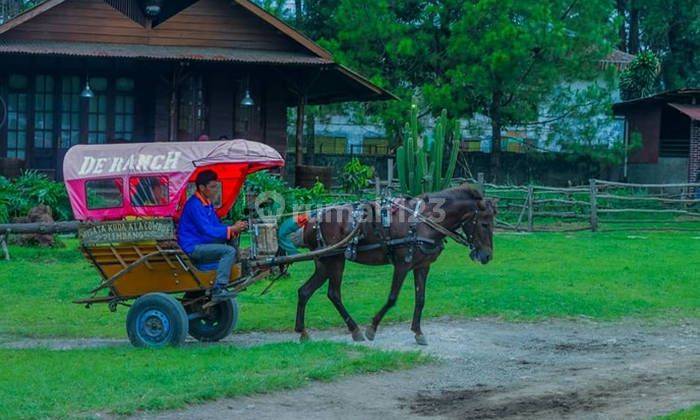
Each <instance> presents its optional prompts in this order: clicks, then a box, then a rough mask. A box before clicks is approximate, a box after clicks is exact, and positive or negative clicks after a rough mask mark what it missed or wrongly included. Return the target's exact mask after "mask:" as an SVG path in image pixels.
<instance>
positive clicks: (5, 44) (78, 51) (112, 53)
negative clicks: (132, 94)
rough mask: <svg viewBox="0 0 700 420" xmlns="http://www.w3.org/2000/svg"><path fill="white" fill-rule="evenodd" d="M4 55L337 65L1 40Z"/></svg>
mask: <svg viewBox="0 0 700 420" xmlns="http://www.w3.org/2000/svg"><path fill="white" fill-rule="evenodd" d="M0 53H17V54H49V55H66V56H77V57H117V58H143V59H155V60H199V61H220V62H236V63H251V64H300V65H321V64H333V61H331V60H328V59H325V58H321V57H318V56H312V55H309V54H308V53H297V52H292V51H270V50H243V49H239V50H237V49H231V48H212V47H209V48H202V47H180V46H154V45H135V44H98V43H94V44H93V43H85V42H83V43H80V42H77V43H76V42H53V41H24V40H0Z"/></svg>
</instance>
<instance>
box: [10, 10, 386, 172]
mask: <svg viewBox="0 0 700 420" xmlns="http://www.w3.org/2000/svg"><path fill="white" fill-rule="evenodd" d="M0 98H2V101H0V125H1V128H0V157H10V158H19V159H23V160H25V161H26V167H28V168H34V169H39V170H42V171H45V172H47V173H49V174H55V175H56V176H58V177H60V173H61V170H60V168H61V164H62V160H63V156H64V155H65V152H66V150H67V149H68V148H70V147H71V146H73V145H75V144H78V143H112V142H144V141H178V140H197V139H199V138H200V137H202V136H203V135H206V136H208V137H209V138H211V139H218V138H220V137H226V138H245V139H249V140H256V141H261V142H264V143H267V144H270V145H273V146H274V147H275V148H277V149H278V150H279V151H280V152H282V153H284V152H285V151H286V129H287V109H288V107H293V106H296V107H299V111H300V114H302V116H303V108H304V106H305V105H306V104H325V103H332V102H342V101H371V100H383V99H390V98H392V96H391V94H389V93H388V92H386V91H384V90H382V89H381V88H379V87H377V86H375V85H373V84H372V83H371V82H369V81H368V80H366V79H365V78H363V77H362V76H360V75H358V74H357V73H355V72H353V71H352V70H350V69H348V68H346V67H343V66H342V65H339V64H338V63H336V62H335V61H334V60H333V57H332V56H331V54H329V53H328V51H325V50H324V49H323V48H321V47H319V46H318V45H317V44H315V43H314V42H312V41H311V40H310V39H308V38H307V37H305V36H304V35H303V34H301V33H299V32H297V31H296V30H294V29H293V28H291V27H290V26H288V25H286V24H285V23H284V22H282V21H280V20H279V19H277V18H276V17H274V16H272V15H271V14H269V13H267V12H266V11H265V10H263V9H261V8H260V7H258V6H257V5H255V4H254V3H252V2H251V1H248V0H167V1H162V0H48V1H46V2H44V3H42V4H40V5H39V6H37V7H35V8H33V9H30V10H28V11H26V12H24V13H22V14H20V15H18V16H16V17H14V18H13V19H11V20H9V21H7V22H5V23H4V24H2V25H0ZM3 105H4V106H3ZM3 108H4V110H3ZM3 113H4V115H3ZM299 120H300V121H299V124H301V122H302V121H303V118H300V119H299ZM3 121H4V124H3ZM298 132H299V135H300V136H301V133H302V132H303V130H298ZM297 144H301V141H298V142H297Z"/></svg>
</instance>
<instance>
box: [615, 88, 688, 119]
mask: <svg viewBox="0 0 700 420" xmlns="http://www.w3.org/2000/svg"><path fill="white" fill-rule="evenodd" d="M698 99H700V87H699V88H683V89H676V90H669V91H666V92H661V93H657V94H655V95H651V96H646V97H644V98H637V99H630V100H627V101H623V102H618V103H616V104H613V111H614V112H615V113H616V114H622V113H624V112H625V111H627V110H628V109H631V108H633V107H636V106H639V105H648V104H659V103H669V102H675V103H677V104H683V103H692V102H694V101H697V100H698Z"/></svg>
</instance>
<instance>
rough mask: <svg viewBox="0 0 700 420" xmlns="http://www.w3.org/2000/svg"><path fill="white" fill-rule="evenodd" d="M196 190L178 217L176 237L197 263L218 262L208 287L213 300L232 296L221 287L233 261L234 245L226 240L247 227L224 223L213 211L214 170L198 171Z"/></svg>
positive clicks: (215, 178)
mask: <svg viewBox="0 0 700 420" xmlns="http://www.w3.org/2000/svg"><path fill="white" fill-rule="evenodd" d="M195 187H196V189H197V190H196V192H195V193H194V194H193V195H192V197H190V198H189V199H188V200H187V203H185V208H184V209H183V211H182V216H181V217H180V223H179V226H178V231H177V241H178V243H179V244H180V248H182V250H183V251H185V253H187V255H189V256H190V258H192V260H193V261H194V262H195V263H197V264H206V263H213V262H218V263H219V265H218V268H217V270H216V283H215V284H214V287H213V289H212V291H211V296H212V298H213V299H214V300H222V299H227V298H229V297H232V294H230V293H228V292H227V291H226V289H224V287H225V286H226V285H227V284H228V283H229V279H230V278H231V269H232V268H233V264H234V263H235V262H236V249H235V248H234V247H232V246H230V245H226V242H227V241H228V240H230V239H232V238H234V237H236V236H238V235H239V234H240V233H241V232H243V231H244V230H246V229H247V228H248V224H247V223H246V222H240V221H239V222H236V223H235V224H234V225H233V226H226V225H224V224H222V223H221V220H220V219H219V217H218V216H217V215H216V211H215V209H214V205H213V204H212V202H211V200H212V198H214V195H215V194H216V187H217V176H216V173H215V172H214V171H209V170H207V171H202V172H200V173H199V175H197V179H196V180H195Z"/></svg>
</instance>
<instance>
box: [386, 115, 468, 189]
mask: <svg viewBox="0 0 700 420" xmlns="http://www.w3.org/2000/svg"><path fill="white" fill-rule="evenodd" d="M460 138H461V135H460V128H459V123H458V122H456V121H452V120H450V119H449V118H448V117H447V111H446V110H443V111H442V114H440V117H439V118H438V120H437V123H436V124H435V130H434V133H433V139H432V141H429V142H428V141H427V140H429V139H425V138H423V137H422V136H421V135H420V127H419V125H418V106H417V105H415V104H414V105H413V107H412V109H411V116H410V120H409V122H407V123H406V128H405V129H404V136H403V139H404V144H403V146H400V147H399V148H398V149H397V151H396V163H397V167H398V171H399V181H400V183H401V189H402V190H403V192H404V193H406V194H409V195H412V196H417V195H420V194H422V193H426V192H431V191H439V190H442V189H444V188H447V186H448V185H449V183H450V180H452V176H453V175H454V171H455V166H456V165H457V154H458V152H459V141H460ZM426 142H427V143H428V144H426ZM447 143H450V145H449V147H450V151H449V155H448V157H447V168H446V169H443V168H444V164H445V147H446V146H447Z"/></svg>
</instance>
